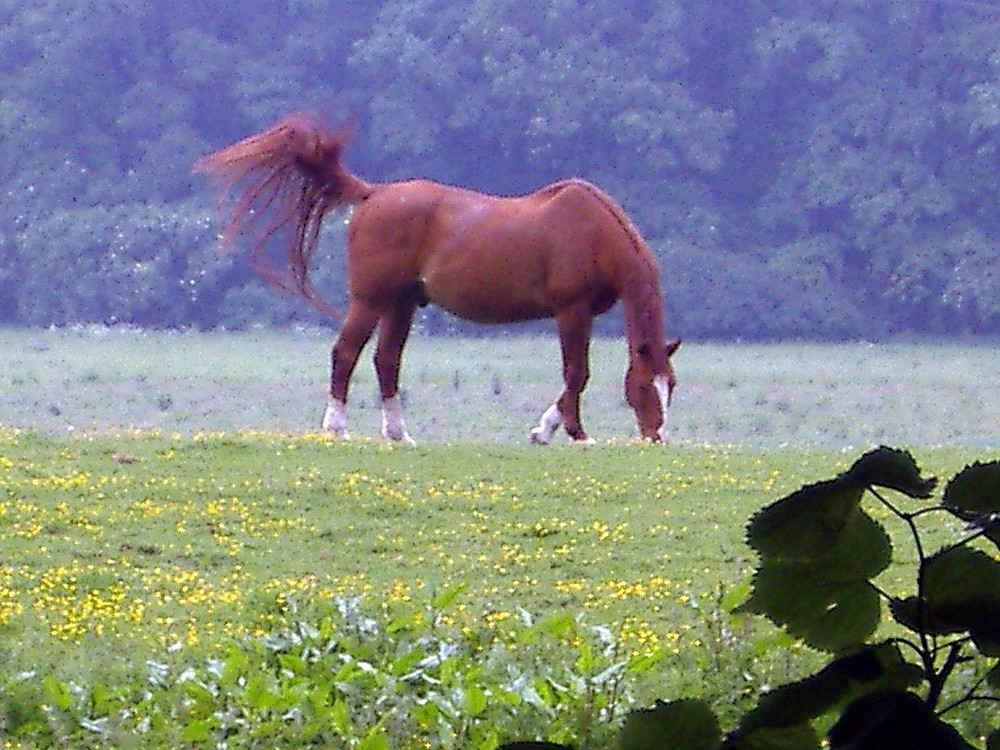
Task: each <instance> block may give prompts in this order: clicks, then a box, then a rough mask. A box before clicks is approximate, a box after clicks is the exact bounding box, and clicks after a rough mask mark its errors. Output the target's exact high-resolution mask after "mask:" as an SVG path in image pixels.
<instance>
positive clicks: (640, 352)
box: [195, 114, 680, 444]
mask: <svg viewBox="0 0 1000 750" xmlns="http://www.w3.org/2000/svg"><path fill="white" fill-rule="evenodd" d="M346 140H347V136H346V134H345V133H343V132H334V131H331V130H328V129H326V128H325V127H323V126H322V125H321V124H319V123H317V122H316V121H315V120H313V119H312V118H311V117H308V116H306V115H302V114H296V115H292V116H290V117H287V118H286V119H284V120H282V121H281V122H279V123H277V124H276V125H274V126H273V127H271V128H269V129H268V130H265V131H263V132H262V133H259V134H257V135H254V136H252V137H250V138H246V139H244V140H241V141H238V142H237V143H234V144H233V145H231V146H228V147H227V148H224V149H221V150H219V151H216V152H215V153H212V154H209V155H207V156H205V157H203V158H202V159H200V160H199V161H198V163H197V164H196V165H195V170H196V171H199V172H204V173H207V174H209V175H211V176H213V177H215V178H217V179H218V181H219V183H220V184H221V187H222V188H223V190H224V191H225V192H227V193H228V192H232V191H235V192H237V194H238V195H237V198H236V202H235V206H234V207H233V209H232V214H231V216H230V218H229V221H228V225H227V228H226V232H225V235H224V243H225V244H231V243H232V242H233V240H234V239H235V238H236V236H237V235H239V234H241V233H246V232H249V233H250V234H251V235H252V236H255V238H256V239H255V241H254V244H253V246H252V251H251V261H252V263H253V264H254V266H255V267H256V268H257V270H258V271H259V272H260V273H261V274H262V275H264V276H265V277H266V278H268V279H269V280H270V281H271V282H273V283H275V284H276V285H278V286H279V287H281V288H283V289H285V290H287V291H290V292H292V293H294V294H297V295H299V296H301V297H303V298H305V299H306V300H308V301H309V302H310V303H312V304H313V305H315V306H316V307H319V308H320V309H324V310H327V311H330V310H331V309H332V308H330V307H329V306H328V305H326V304H325V303H324V302H323V301H322V300H321V299H320V297H319V295H318V294H317V293H316V291H315V289H314V287H313V285H312V283H311V282H310V279H309V272H308V268H309V260H310V258H311V256H312V254H313V252H314V250H315V248H316V243H317V240H318V237H319V232H320V226H321V223H322V221H323V217H324V216H325V215H326V214H327V213H328V212H329V211H331V210H334V209H338V208H345V207H350V206H353V209H354V210H353V213H352V215H351V217H350V220H349V222H348V233H347V285H348V300H349V302H348V307H347V312H346V314H345V316H344V319H343V324H342V326H341V329H340V336H339V337H338V339H337V342H336V343H335V344H334V346H333V352H332V371H331V378H330V398H329V402H328V405H327V408H326V414H325V415H324V418H323V428H324V429H325V430H328V431H330V432H332V433H334V434H335V435H337V436H340V437H344V436H346V421H345V417H344V407H345V404H346V401H347V388H348V384H349V381H350V378H351V373H352V372H353V371H354V366H355V364H356V362H357V358H358V355H359V354H360V352H361V349H362V348H363V347H364V345H365V343H366V342H367V341H368V339H369V338H370V337H371V335H372V333H373V332H374V331H375V329H376V328H377V329H378V339H377V346H376V349H375V370H376V373H377V376H378V383H379V390H380V392H381V396H382V415H383V419H382V434H383V436H384V437H385V438H387V439H389V440H397V441H407V442H409V441H410V437H409V435H408V434H407V432H406V429H405V427H404V425H403V420H402V415H401V413H400V406H399V400H398V398H397V384H398V380H399V363H400V356H401V354H402V351H403V346H404V344H405V343H406V337H407V335H408V333H409V329H410V322H411V320H412V318H413V314H414V311H415V309H416V308H417V307H418V306H422V305H426V304H428V303H431V302H433V303H434V304H436V305H439V306H440V307H442V308H444V309H445V310H447V311H449V312H451V313H453V314H454V315H457V316H458V317H460V318H464V319H466V320H472V321H478V322H481V323H509V322H514V321H525V320H536V319H540V318H555V321H556V326H557V328H558V332H559V341H560V345H561V349H562V361H563V381H564V384H565V387H564V388H563V390H562V392H561V393H560V394H559V397H558V398H557V399H556V400H555V401H554V402H553V403H552V405H551V406H549V407H548V409H546V410H545V412H544V413H543V414H542V416H541V419H540V421H539V424H538V426H537V427H535V428H534V429H533V430H532V431H531V439H532V442H535V443H543V444H544V443H548V442H549V439H550V438H551V437H552V434H553V432H555V430H556V428H558V427H559V425H562V426H563V427H565V429H566V432H567V433H568V434H569V436H570V437H571V438H572V439H573V440H574V441H587V435H586V433H585V432H584V430H583V427H582V426H581V425H580V393H581V391H582V390H583V388H584V386H585V385H586V383H587V378H588V374H589V371H588V367H589V365H588V349H589V345H590V334H591V324H592V320H593V318H594V316H595V315H600V314H601V313H603V312H605V311H607V310H608V309H609V308H610V307H611V306H612V305H613V304H614V303H615V302H617V301H618V300H621V301H622V305H623V308H624V314H625V333H626V338H627V340H628V354H629V363H628V370H627V372H626V374H625V396H626V399H627V400H628V403H629V404H630V405H631V407H632V409H633V410H634V411H635V414H636V419H637V421H638V424H639V430H640V432H641V434H642V436H643V437H645V438H648V439H649V440H653V441H660V440H664V439H665V438H666V436H667V430H666V409H667V406H668V404H669V403H670V396H671V393H672V391H673V388H674V383H675V379H674V371H673V367H672V366H671V363H670V356H671V355H672V354H673V353H674V352H675V351H676V350H677V347H678V346H679V345H680V341H679V340H674V341H669V342H668V341H667V340H666V338H665V337H664V332H663V301H662V298H661V296H660V287H659V273H658V272H657V269H656V265H655V263H654V262H653V258H652V255H651V254H650V252H649V249H648V248H647V247H646V244H645V243H644V242H643V240H642V238H641V237H640V236H639V233H638V231H637V230H636V229H635V227H634V226H633V225H632V223H631V222H630V221H629V219H628V218H627V217H626V216H625V213H624V212H623V211H622V209H621V208H619V207H618V206H617V205H616V204H615V203H614V202H613V201H612V200H611V199H610V198H609V197H608V196H607V195H605V194H604V193H603V192H601V191H600V190H598V189H597V188H596V187H594V186H593V185H591V184H590V183H588V182H585V181H583V180H579V179H569V180H562V181H560V182H556V183H553V184H551V185H548V186H546V187H544V188H542V189H540V190H538V191H536V192H534V193H531V194H530V195H525V196H521V197H516V198H501V197H494V196H491V195H484V194H482V193H477V192H473V191H471V190H464V189H461V188H457V187H451V186H448V185H441V184H438V183H435V182H430V181H428V180H407V181H403V182H390V183H385V184H369V183H367V182H364V181H363V180H361V179H359V178H358V177H357V176H355V175H353V174H351V173H350V172H348V171H347V170H346V169H345V168H344V166H343V165H342V163H341V151H342V149H343V147H344V144H345V142H346ZM282 233H284V235H285V239H286V252H287V259H286V261H287V262H286V265H285V267H284V268H275V267H273V266H270V265H269V264H268V263H267V260H266V255H265V243H266V242H267V240H268V239H269V238H270V237H271V236H272V235H275V234H279V235H280V234H282Z"/></svg>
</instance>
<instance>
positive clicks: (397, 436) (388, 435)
mask: <svg viewBox="0 0 1000 750" xmlns="http://www.w3.org/2000/svg"><path fill="white" fill-rule="evenodd" d="M382 437H383V438H384V439H385V440H387V441H389V442H390V443H400V444H402V445H416V444H417V441H416V440H414V439H413V438H411V437H410V433H408V432H406V430H403V431H402V432H387V431H385V430H383V431H382Z"/></svg>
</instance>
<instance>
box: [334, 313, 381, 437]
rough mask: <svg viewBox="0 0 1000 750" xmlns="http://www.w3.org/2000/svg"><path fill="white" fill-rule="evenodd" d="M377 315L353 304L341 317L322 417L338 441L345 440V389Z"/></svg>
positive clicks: (376, 319) (370, 333) (373, 328)
mask: <svg viewBox="0 0 1000 750" xmlns="http://www.w3.org/2000/svg"><path fill="white" fill-rule="evenodd" d="M377 322H378V313H376V312H375V311H374V310H371V309H370V308H368V307H367V306H364V305H360V304H357V303H352V304H351V305H350V307H348V309H347V315H345V316H344V323H343V325H342V326H341V327H340V335H339V336H338V337H337V342H336V343H335V344H334V345H333V350H332V351H331V353H330V360H331V365H330V398H329V400H328V401H327V405H326V413H325V414H324V415H323V429H324V430H325V431H327V432H330V433H332V434H333V435H334V436H336V437H338V438H346V437H347V419H346V416H345V414H344V407H345V405H346V404H347V387H348V385H349V384H350V382H351V373H353V372H354V366H355V365H356V364H357V362H358V355H359V354H361V350H362V349H363V348H364V346H365V344H366V343H367V342H368V339H369V338H370V337H371V335H372V331H374V330H375V324H376V323H377Z"/></svg>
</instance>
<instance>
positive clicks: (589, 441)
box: [573, 437, 597, 445]
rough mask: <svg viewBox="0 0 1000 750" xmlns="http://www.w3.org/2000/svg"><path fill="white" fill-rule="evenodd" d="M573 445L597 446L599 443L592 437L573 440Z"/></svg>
mask: <svg viewBox="0 0 1000 750" xmlns="http://www.w3.org/2000/svg"><path fill="white" fill-rule="evenodd" d="M573 445H597V441H596V440H594V438H592V437H585V438H573Z"/></svg>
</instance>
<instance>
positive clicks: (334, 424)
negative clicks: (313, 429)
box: [323, 398, 347, 440]
mask: <svg viewBox="0 0 1000 750" xmlns="http://www.w3.org/2000/svg"><path fill="white" fill-rule="evenodd" d="M323 430H324V431H325V432H329V433H331V434H332V435H333V436H334V437H337V438H340V439H341V440H346V439H347V417H346V416H344V402H343V401H338V400H337V399H335V398H331V399H330V400H329V401H327V402H326V413H325V414H324V415H323Z"/></svg>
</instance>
